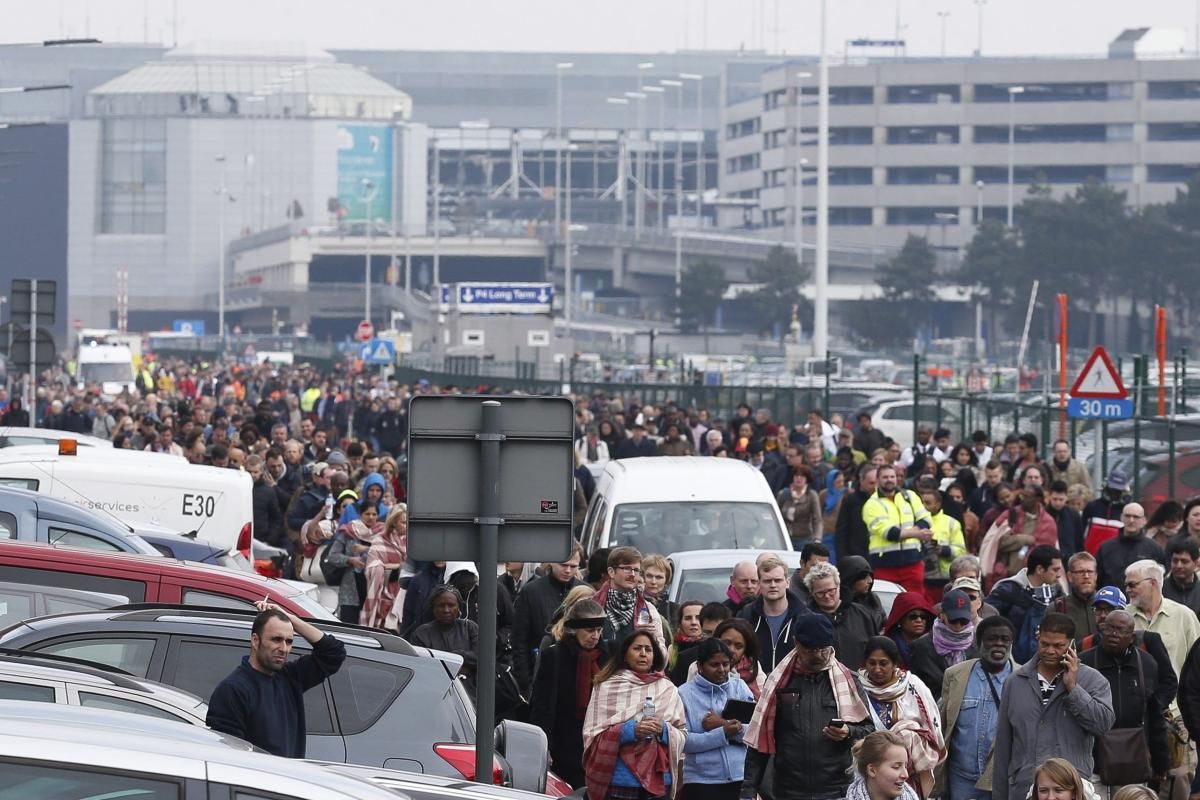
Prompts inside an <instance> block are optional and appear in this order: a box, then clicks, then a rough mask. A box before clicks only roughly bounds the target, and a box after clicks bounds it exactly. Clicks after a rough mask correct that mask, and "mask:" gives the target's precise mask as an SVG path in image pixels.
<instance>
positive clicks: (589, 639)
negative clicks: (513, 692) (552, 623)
mask: <svg viewBox="0 0 1200 800" xmlns="http://www.w3.org/2000/svg"><path fill="white" fill-rule="evenodd" d="M604 619H605V617H604V609H602V608H601V607H600V605H599V604H598V603H597V602H596V601H594V600H591V599H583V600H579V601H578V602H576V603H575V604H573V605H572V606H571V608H570V610H568V611H567V614H566V616H565V618H564V619H563V623H562V627H561V629H560V631H559V635H558V636H556V640H555V642H554V643H553V644H551V645H549V646H548V647H544V648H542V650H541V652H540V653H539V654H538V666H537V670H536V672H535V673H534V676H533V689H532V690H531V693H530V698H529V707H530V721H531V722H533V724H535V725H537V726H538V727H539V728H541V729H542V730H544V731H545V732H546V739H547V741H548V742H549V745H550V758H551V759H552V761H553V766H554V771H555V773H557V774H558V775H559V776H561V777H562V779H563V780H565V781H566V782H567V783H569V784H571V786H573V787H574V788H576V789H578V788H580V787H581V786H583V785H584V776H583V727H582V726H583V720H584V718H585V716H586V715H587V708H588V703H590V702H591V699H592V687H593V684H594V682H595V679H596V676H597V675H598V674H599V673H600V670H601V669H602V668H603V667H604V666H605V663H606V662H607V660H608V650H607V648H606V647H605V645H604V643H603V642H602V641H601V639H600V634H601V631H603V629H604Z"/></svg>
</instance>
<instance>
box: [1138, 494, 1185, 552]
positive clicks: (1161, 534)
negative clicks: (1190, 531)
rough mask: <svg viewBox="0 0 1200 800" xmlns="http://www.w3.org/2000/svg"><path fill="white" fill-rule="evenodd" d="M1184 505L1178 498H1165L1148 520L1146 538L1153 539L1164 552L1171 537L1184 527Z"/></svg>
mask: <svg viewBox="0 0 1200 800" xmlns="http://www.w3.org/2000/svg"><path fill="white" fill-rule="evenodd" d="M1184 517H1185V514H1184V511H1183V506H1182V505H1180V503H1179V502H1178V501H1176V500H1164V501H1163V502H1162V505H1160V506H1159V507H1158V508H1156V509H1154V513H1153V514H1151V515H1150V519H1148V520H1146V538H1148V539H1153V540H1154V541H1155V543H1156V544H1158V546H1159V547H1161V548H1162V549H1163V552H1164V553H1165V552H1167V545H1168V544H1170V542H1171V539H1172V538H1174V536H1175V535H1176V534H1178V533H1179V531H1180V529H1182V528H1183V520H1184Z"/></svg>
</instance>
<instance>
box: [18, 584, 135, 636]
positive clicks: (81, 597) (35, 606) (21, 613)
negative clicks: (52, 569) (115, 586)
mask: <svg viewBox="0 0 1200 800" xmlns="http://www.w3.org/2000/svg"><path fill="white" fill-rule="evenodd" d="M128 602H129V598H127V597H123V596H121V595H119V594H104V593H102V592H89V591H85V590H83V589H65V588H63V587H60V586H35V585H33V584H29V583H0V630H3V629H5V628H7V627H8V626H9V625H15V624H16V623H18V622H23V621H24V620H27V619H32V618H34V617H45V616H48V615H50V614H69V613H71V612H72V611H95V610H98V609H102V608H112V607H113V606H119V605H124V604H125V603H128Z"/></svg>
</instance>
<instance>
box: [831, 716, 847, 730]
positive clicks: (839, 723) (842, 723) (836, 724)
mask: <svg viewBox="0 0 1200 800" xmlns="http://www.w3.org/2000/svg"><path fill="white" fill-rule="evenodd" d="M829 727H831V728H844V727H846V720H844V719H836V718H835V719H831V720H829Z"/></svg>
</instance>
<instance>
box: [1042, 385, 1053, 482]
mask: <svg viewBox="0 0 1200 800" xmlns="http://www.w3.org/2000/svg"><path fill="white" fill-rule="evenodd" d="M1045 401H1046V408H1045V409H1044V410H1043V412H1042V436H1041V442H1042V460H1043V461H1045V460H1046V446H1047V444H1049V442H1050V410H1051V408H1053V406H1051V404H1050V395H1049V394H1047V395H1046V397H1045ZM1047 488H1049V487H1047Z"/></svg>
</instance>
